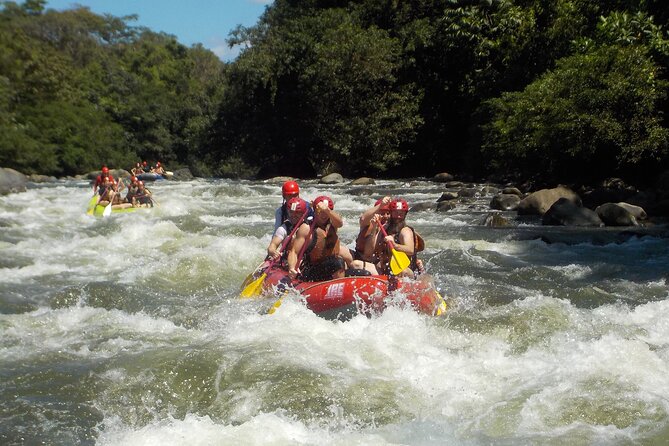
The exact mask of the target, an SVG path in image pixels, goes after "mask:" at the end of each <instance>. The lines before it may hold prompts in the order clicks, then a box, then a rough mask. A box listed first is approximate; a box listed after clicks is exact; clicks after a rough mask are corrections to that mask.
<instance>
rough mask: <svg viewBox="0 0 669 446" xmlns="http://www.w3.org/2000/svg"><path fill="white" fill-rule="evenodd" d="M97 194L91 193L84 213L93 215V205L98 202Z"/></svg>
mask: <svg viewBox="0 0 669 446" xmlns="http://www.w3.org/2000/svg"><path fill="white" fill-rule="evenodd" d="M98 198H99V197H98V196H97V195H93V196H92V197H91V199H90V200H88V208H86V213H87V214H88V215H93V210H94V209H95V206H96V205H97V204H98Z"/></svg>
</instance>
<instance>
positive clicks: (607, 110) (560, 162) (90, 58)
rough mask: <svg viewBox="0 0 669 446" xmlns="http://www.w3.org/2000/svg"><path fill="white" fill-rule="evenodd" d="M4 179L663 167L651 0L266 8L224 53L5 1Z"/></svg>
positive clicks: (529, 172) (659, 39)
mask: <svg viewBox="0 0 669 446" xmlns="http://www.w3.org/2000/svg"><path fill="white" fill-rule="evenodd" d="M0 4H1V5H2V6H1V9H0V132H2V133H1V134H2V138H1V139H0V165H2V166H7V167H14V168H16V169H18V170H22V171H25V172H38V173H51V174H56V175H63V174H72V173H81V172H85V171H87V170H91V169H96V168H99V166H100V165H101V164H102V163H105V164H114V165H116V166H115V167H126V168H127V167H129V164H130V163H132V162H133V161H135V160H137V159H148V160H150V161H155V160H161V161H163V162H166V163H167V164H168V165H169V164H171V165H187V166H190V167H191V169H192V170H193V172H194V173H196V174H199V175H207V176H209V175H213V176H229V177H256V176H259V177H266V176H271V175H293V176H303V177H310V176H315V175H318V174H325V173H329V172H331V171H333V170H337V171H340V172H341V173H344V174H345V175H363V174H364V175H397V176H418V175H432V174H434V173H436V172H439V171H451V172H454V173H457V172H458V171H459V172H462V173H472V174H478V175H482V174H495V173H500V172H502V173H507V172H516V173H518V174H520V175H523V176H534V175H543V176H547V175H550V176H552V177H553V178H554V179H556V180H560V181H564V180H566V179H567V178H574V179H578V180H580V181H589V180H594V179H596V178H597V177H599V176H609V175H612V174H614V173H615V174H619V175H620V176H623V177H624V176H625V175H628V176H635V175H636V176H644V177H652V176H653V175H655V174H657V173H659V172H660V171H661V170H662V169H665V168H667V167H669V153H668V148H667V141H668V136H667V131H668V130H667V129H668V128H669V121H668V118H667V109H668V108H669V101H668V99H667V89H668V88H669V87H668V86H667V80H668V74H669V71H668V70H667V68H668V65H669V40H668V39H667V34H666V27H667V25H668V23H667V20H668V19H669V13H668V12H667V11H668V10H667V8H666V5H665V4H664V1H663V0H611V1H608V2H601V1H598V0H495V1H490V0H411V1H401V0H355V1H354V0H301V1H296V0H275V1H274V2H273V3H272V4H271V5H270V6H268V7H267V8H266V10H265V13H264V14H263V15H262V16H261V17H260V20H259V21H258V23H257V24H256V25H254V26H252V27H248V28H245V27H238V28H237V29H235V30H234V31H233V32H232V33H231V34H230V38H229V44H230V45H239V46H241V47H242V48H243V50H242V52H241V55H240V56H239V57H238V58H237V59H236V60H235V61H233V62H231V63H229V64H224V63H222V62H221V61H220V60H218V58H217V57H216V56H215V55H214V54H213V53H211V52H210V51H208V50H206V49H204V48H203V47H202V46H201V45H196V46H193V47H191V48H186V47H185V46H183V45H181V44H180V43H179V42H178V41H177V40H176V38H175V37H174V36H170V35H167V34H163V33H156V32H153V31H151V30H149V29H145V28H141V27H135V26H132V25H130V24H129V23H131V22H132V21H133V20H134V17H133V16H128V17H113V16H109V15H104V16H100V15H96V14H93V13H92V12H91V11H89V10H88V9H86V8H82V7H76V8H74V9H70V10H67V11H62V12H56V11H53V10H50V9H48V8H47V3H46V1H44V0H27V1H24V2H23V3H22V4H18V3H15V2H12V1H4V2H2V3H0Z"/></svg>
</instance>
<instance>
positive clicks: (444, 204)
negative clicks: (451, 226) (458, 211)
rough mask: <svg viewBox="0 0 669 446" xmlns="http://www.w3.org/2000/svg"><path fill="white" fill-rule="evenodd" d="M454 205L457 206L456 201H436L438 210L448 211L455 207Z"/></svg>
mask: <svg viewBox="0 0 669 446" xmlns="http://www.w3.org/2000/svg"><path fill="white" fill-rule="evenodd" d="M455 206H457V203H456V202H455V201H453V200H451V201H440V202H439V203H437V211H438V212H446V211H450V210H451V209H453V208H455Z"/></svg>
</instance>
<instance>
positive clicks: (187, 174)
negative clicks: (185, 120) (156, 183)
mask: <svg viewBox="0 0 669 446" xmlns="http://www.w3.org/2000/svg"><path fill="white" fill-rule="evenodd" d="M193 178H194V177H193V174H192V173H191V171H190V169H189V168H188V167H184V168H182V169H177V170H175V171H174V175H172V180H174V181H190V180H192V179H193ZM286 181H287V180H286Z"/></svg>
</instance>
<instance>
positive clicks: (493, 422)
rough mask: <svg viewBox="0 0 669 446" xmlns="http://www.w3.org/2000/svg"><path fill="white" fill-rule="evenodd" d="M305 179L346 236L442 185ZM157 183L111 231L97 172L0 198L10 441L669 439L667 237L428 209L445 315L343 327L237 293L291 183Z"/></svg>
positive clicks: (0, 363)
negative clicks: (94, 186) (98, 209)
mask: <svg viewBox="0 0 669 446" xmlns="http://www.w3.org/2000/svg"><path fill="white" fill-rule="evenodd" d="M301 186H302V196H303V197H308V198H314V197H316V196H317V195H321V194H328V195H330V196H331V197H332V198H333V199H334V201H335V203H336V204H335V209H336V210H337V211H339V212H340V213H341V214H342V215H343V217H344V219H345V226H344V228H343V229H342V231H341V232H340V234H341V238H342V239H343V240H344V241H346V242H350V241H351V240H353V238H354V236H355V234H356V232H357V229H356V226H357V218H358V216H359V215H360V213H362V211H363V210H364V209H365V208H367V207H369V206H370V205H371V204H373V202H374V199H376V198H378V197H379V196H381V195H382V193H383V192H384V191H387V192H389V193H391V194H395V195H396V194H401V195H402V196H403V197H404V198H406V199H407V200H408V201H409V203H410V204H411V203H417V202H421V201H435V200H436V199H437V198H438V197H439V196H440V195H441V193H442V192H443V191H444V190H445V189H444V186H443V185H441V184H437V183H432V182H429V181H406V182H405V181H379V182H377V185H376V186H372V187H371V189H372V191H373V195H372V196H370V195H365V194H363V192H364V190H365V189H369V188H370V187H368V186H366V187H364V188H362V187H353V186H348V185H337V186H324V185H319V184H317V183H316V182H302V183H301ZM151 187H152V189H153V192H154V195H155V197H156V199H157V201H158V203H159V205H160V206H159V207H156V208H154V209H152V210H148V211H139V212H134V213H129V214H115V215H112V216H111V217H109V218H106V219H96V218H93V217H90V216H87V215H85V212H84V211H85V207H86V203H87V202H88V200H89V198H90V196H91V195H90V194H91V190H90V187H89V186H88V184H87V183H85V182H83V181H60V182H57V183H51V184H43V185H33V186H32V187H31V188H30V189H29V190H28V191H27V192H25V193H19V194H11V195H8V196H3V197H0V254H1V255H0V444H3V445H15V444H16V445H19V444H21V445H22V444H30V445H32V444H48V445H74V444H77V445H78V444H83V445H88V444H100V445H146V444H156V445H157V444H160V445H181V444H188V445H189V446H195V445H216V444H219V445H232V444H235V445H241V444H244V445H254V444H255V445H266V444H272V445H342V446H343V445H347V446H348V445H443V444H449V445H489V444H495V445H518V444H537V445H538V444H541V445H564V444H569V445H593V444H595V445H605V444H606V445H609V444H618V445H628V444H630V445H631V444H649V445H664V444H667V443H669V378H668V377H669V317H667V315H669V299H668V297H669V296H668V294H669V293H668V290H667V272H668V265H669V239H667V238H666V237H663V236H659V235H658V236H653V235H650V236H643V237H638V236H634V235H627V236H625V235H624V234H622V235H621V234H620V231H612V230H609V229H598V230H569V229H565V228H542V227H540V226H538V225H537V222H536V221H531V220H530V221H525V222H520V224H518V225H517V226H514V227H512V228H508V229H492V228H487V227H484V226H481V225H480V222H481V220H482V218H483V217H484V216H485V215H486V214H487V213H488V209H487V205H488V203H489V201H490V198H491V197H490V196H485V195H484V196H482V197H480V198H476V199H474V200H473V201H471V202H469V203H463V204H461V205H459V206H458V207H456V208H455V209H453V210H451V211H448V212H444V213H438V212H433V211H429V212H415V213H409V215H408V218H407V219H408V221H409V222H410V223H411V224H412V225H413V226H414V227H415V228H416V229H417V230H418V231H419V232H420V233H421V234H422V235H423V237H424V239H425V241H426V245H427V247H426V250H425V251H424V253H422V254H423V255H422V258H423V259H424V260H425V262H426V264H427V269H428V272H429V273H430V274H431V275H432V276H433V277H434V280H435V283H436V286H437V288H438V289H439V290H440V291H441V293H442V294H443V295H444V296H447V300H448V303H449V310H448V312H447V313H446V315H445V316H443V317H439V318H436V317H429V316H426V315H424V314H418V313H416V312H414V311H412V310H411V309H409V308H405V307H403V306H400V305H398V306H391V307H390V308H388V309H387V310H386V311H385V312H384V313H383V314H381V315H376V316H373V317H370V318H368V317H365V316H356V317H354V318H353V319H352V320H350V321H347V322H333V321H327V320H324V319H322V318H319V317H317V316H316V315H315V314H313V313H312V312H310V311H309V310H308V309H307V308H306V307H305V306H304V304H303V303H302V302H300V301H299V299H298V298H296V297H294V296H293V297H292V298H287V299H286V300H285V302H284V303H283V305H282V306H281V307H280V308H279V310H278V311H277V312H276V313H275V314H273V315H267V314H264V313H265V312H264V309H265V308H266V306H267V302H266V301H265V300H262V299H261V300H241V299H238V298H237V297H238V293H239V285H240V283H241V282H242V281H243V280H244V278H245V277H246V276H247V274H249V273H250V272H251V271H252V270H253V269H254V268H255V267H256V266H257V265H258V263H260V261H261V260H262V258H263V255H264V252H265V248H266V246H267V244H268V243H269V233H270V230H271V227H272V224H273V217H274V209H275V208H276V207H277V206H278V205H279V204H280V184H279V185H277V184H268V183H263V182H248V181H232V180H194V181H190V182H168V181H163V182H160V183H156V184H154V185H151ZM511 216H512V215H511ZM541 236H543V239H542V238H541ZM548 241H551V242H548Z"/></svg>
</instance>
